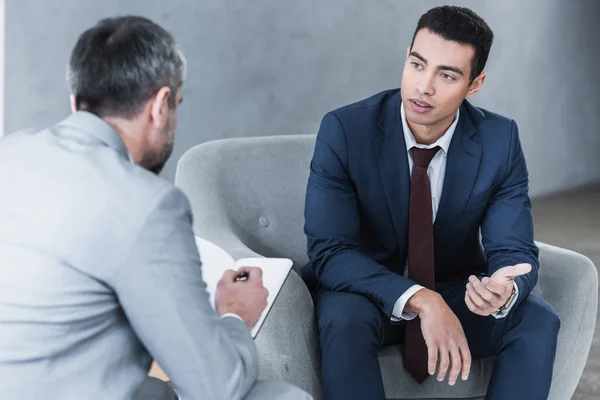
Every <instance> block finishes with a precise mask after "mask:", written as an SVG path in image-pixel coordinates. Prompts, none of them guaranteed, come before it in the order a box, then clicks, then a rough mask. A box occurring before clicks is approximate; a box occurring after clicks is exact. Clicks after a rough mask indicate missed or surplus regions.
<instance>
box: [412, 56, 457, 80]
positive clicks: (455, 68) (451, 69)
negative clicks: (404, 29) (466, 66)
mask: <svg viewBox="0 0 600 400" xmlns="http://www.w3.org/2000/svg"><path fill="white" fill-rule="evenodd" d="M409 56H413V57H415V58H418V59H419V60H421V61H423V64H425V65H428V62H427V59H426V58H425V57H423V56H422V55H420V54H419V53H417V52H416V51H411V52H410V54H409ZM436 69H437V70H438V71H441V70H445V71H452V72H456V73H457V74H459V75H464V73H463V71H462V69H460V68H458V67H453V66H450V65H438V66H437V67H436Z"/></svg>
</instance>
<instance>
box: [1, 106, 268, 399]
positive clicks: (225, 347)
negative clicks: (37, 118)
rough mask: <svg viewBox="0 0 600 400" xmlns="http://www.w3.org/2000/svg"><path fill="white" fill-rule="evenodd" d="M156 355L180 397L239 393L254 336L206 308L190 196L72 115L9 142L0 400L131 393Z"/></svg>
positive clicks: (4, 176) (251, 378) (94, 123)
mask: <svg viewBox="0 0 600 400" xmlns="http://www.w3.org/2000/svg"><path fill="white" fill-rule="evenodd" d="M151 358H155V359H156V360H158V362H159V363H160V365H161V366H162V368H163V369H164V370H165V372H166V373H167V374H168V375H169V376H170V377H171V378H172V380H173V383H174V385H175V387H176V389H177V391H178V393H179V395H180V396H181V397H182V398H184V399H198V398H200V397H199V396H200V395H201V396H202V398H204V399H237V398H241V397H243V396H244V395H245V394H246V393H247V392H248V390H249V389H250V388H251V387H252V385H253V384H254V382H255V380H256V378H257V376H258V370H259V365H258V354H257V351H256V348H255V345H254V342H253V340H252V338H251V336H250V333H249V330H248V329H247V328H246V326H245V324H244V323H243V322H242V321H241V320H239V319H237V318H235V317H225V318H219V316H218V315H217V314H216V313H215V311H214V310H213V309H212V307H211V306H210V304H209V300H208V294H207V292H206V290H205V284H204V282H203V281H202V275H201V264H200V260H199V257H198V252H197V248H196V244H195V242H194V237H193V233H192V215H191V211H190V206H189V203H188V200H187V198H186V197H185V195H184V194H183V193H182V192H181V191H180V190H179V189H177V188H175V187H174V186H173V185H172V184H171V183H169V182H167V181H166V180H164V179H162V178H159V177H157V176H156V175H154V174H152V173H150V172H148V171H146V170H145V169H143V168H141V167H139V166H136V165H134V164H133V163H131V162H130V158H129V154H128V153H127V150H126V148H125V145H124V143H123V142H122V140H121V139H120V137H119V136H118V135H117V133H116V132H115V131H114V130H113V129H111V127H110V126H109V125H108V124H106V123H105V122H104V121H103V120H102V119H100V118H98V117H96V116H94V115H92V114H90V113H86V112H76V113H74V114H72V115H71V116H69V117H68V118H66V119H65V120H64V121H62V122H60V123H59V124H57V125H56V126H54V127H53V128H50V129H46V130H43V131H41V132H21V133H15V134H12V135H8V136H6V137H4V138H1V139H0V393H1V397H2V398H6V399H19V400H29V399H44V400H46V399H111V400H113V399H130V398H131V397H132V394H133V392H134V390H135V389H136V388H137V386H138V385H139V384H140V383H141V382H142V381H143V379H144V378H145V376H146V374H147V372H148V369H149V367H150V362H151Z"/></svg>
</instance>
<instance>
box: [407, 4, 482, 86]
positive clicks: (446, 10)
mask: <svg viewBox="0 0 600 400" xmlns="http://www.w3.org/2000/svg"><path fill="white" fill-rule="evenodd" d="M421 29H428V30H429V31H431V32H432V33H435V34H436V35H439V36H441V37H443V38H444V39H446V40H450V41H452V42H456V43H460V44H468V45H471V46H472V47H473V50H474V55H473V59H472V60H471V76H470V80H471V82H473V80H474V79H475V78H476V77H477V76H478V75H479V74H481V72H483V68H484V67H485V63H486V62H487V59H488V56H489V54H490V49H491V47H492V42H493V41H494V33H493V32H492V30H491V29H490V27H489V26H488V24H487V23H486V22H485V21H484V20H483V18H481V17H480V16H479V15H477V14H475V13H474V12H473V11H472V10H470V9H468V8H466V7H458V6H441V7H435V8H432V9H431V10H429V11H427V12H426V13H425V14H423V15H422V16H421V18H419V23H418V24H417V29H416V30H415V33H414V35H413V39H412V42H411V44H410V47H411V49H412V47H413V45H414V43H415V37H416V36H417V33H418V32H419V31H420V30H421Z"/></svg>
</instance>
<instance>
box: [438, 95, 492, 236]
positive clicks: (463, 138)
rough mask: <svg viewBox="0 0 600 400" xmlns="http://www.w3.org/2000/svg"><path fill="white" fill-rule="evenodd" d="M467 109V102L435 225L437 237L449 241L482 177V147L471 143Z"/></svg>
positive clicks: (472, 127) (450, 153)
mask: <svg viewBox="0 0 600 400" xmlns="http://www.w3.org/2000/svg"><path fill="white" fill-rule="evenodd" d="M468 108H469V106H468V103H467V102H466V101H465V103H463V106H462V107H461V110H460V117H459V120H458V124H457V126H456V132H455V134H454V136H453V137H452V142H451V143H450V148H449V149H448V156H447V160H446V175H445V177H444V186H443V189H442V197H441V199H440V205H439V207H438V212H437V216H436V220H435V224H434V236H435V237H448V236H449V235H451V234H452V231H453V229H454V228H455V227H456V222H457V221H458V219H459V218H460V216H461V214H462V212H463V210H464V208H465V206H466V205H467V201H468V200H469V197H470V195H471V191H472V190H473V186H474V184H475V181H476V179H477V174H478V173H479V166H480V164H481V143H479V142H476V141H474V140H473V139H472V136H473V135H474V134H475V132H476V128H475V125H473V121H472V120H471V117H470V114H469V111H468Z"/></svg>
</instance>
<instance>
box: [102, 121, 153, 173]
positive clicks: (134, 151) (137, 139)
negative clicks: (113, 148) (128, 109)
mask: <svg viewBox="0 0 600 400" xmlns="http://www.w3.org/2000/svg"><path fill="white" fill-rule="evenodd" d="M103 119H104V121H105V122H106V123H107V124H109V125H110V126H111V127H112V128H113V129H114V130H115V132H117V134H118V135H119V136H120V137H121V140H123V143H125V147H126V148H127V152H129V154H130V155H131V158H132V159H133V162H134V163H135V164H139V163H140V161H141V160H142V157H143V155H144V152H145V148H146V146H145V145H144V142H143V140H142V139H143V135H142V134H141V132H140V129H139V124H138V123H137V122H136V121H135V120H127V119H123V118H113V117H104V118H103Z"/></svg>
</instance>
